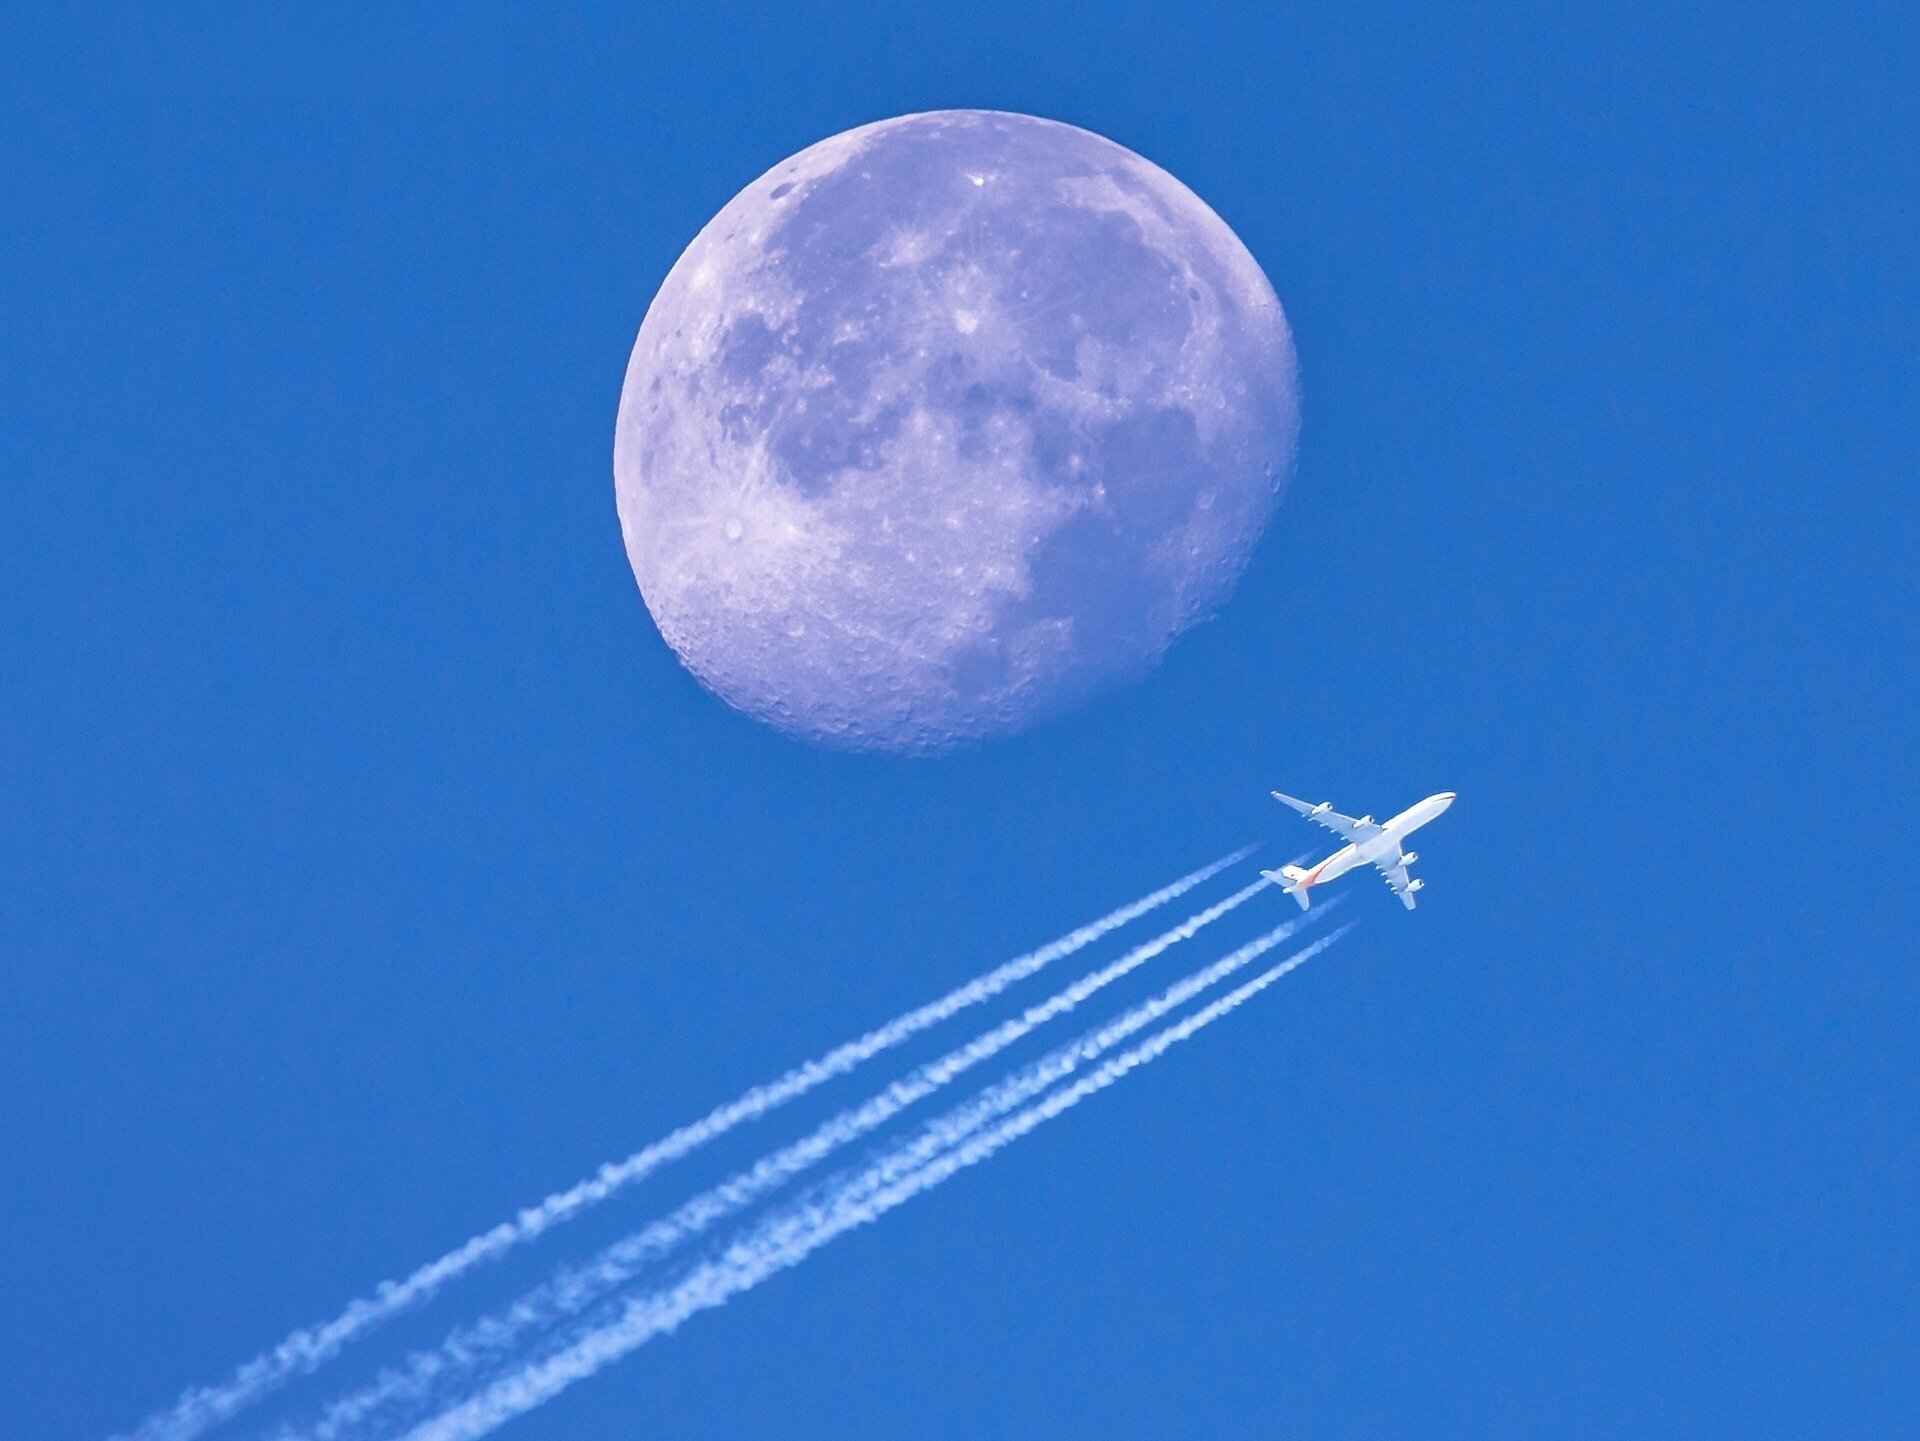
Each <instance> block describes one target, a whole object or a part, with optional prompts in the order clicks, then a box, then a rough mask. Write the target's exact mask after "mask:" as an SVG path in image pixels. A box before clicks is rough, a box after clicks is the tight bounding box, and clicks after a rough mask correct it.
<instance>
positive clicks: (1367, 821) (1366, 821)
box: [1359, 816, 1374, 826]
mask: <svg viewBox="0 0 1920 1441" xmlns="http://www.w3.org/2000/svg"><path fill="white" fill-rule="evenodd" d="M1373 823H1374V822H1373V817H1372V816H1362V817H1360V821H1359V824H1361V825H1363V826H1370V825H1372V824H1373Z"/></svg>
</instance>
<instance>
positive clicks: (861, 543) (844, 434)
mask: <svg viewBox="0 0 1920 1441" xmlns="http://www.w3.org/2000/svg"><path fill="white" fill-rule="evenodd" d="M1297 431H1298V405H1297V398H1296V390H1295V372H1294V355H1293V344H1292V339H1291V337H1290V335H1289V333H1288V330H1287V323H1286V318H1285V316H1284V315H1283V314H1282V312H1281V309H1280V304H1279V302H1278V300H1276V299H1275V297H1274V293H1273V289H1272V287H1271V286H1270V285H1269V284H1268V283H1267V279H1266V277H1265V276H1264V275H1263V274H1262V273H1261V270H1260V267H1259V265H1258V264H1257V263H1256V262H1255V260H1254V259H1253V257H1252V256H1251V255H1250V254H1249V253H1248V252H1247V250H1246V247H1245V246H1243V245H1242V244H1241V243H1240V241H1239V239H1238V238H1237V237H1236V236H1235V235H1234V234H1233V232H1232V231H1231V230H1229V229H1228V228H1227V226H1226V225H1225V223H1224V222H1222V221H1221V220H1220V218H1219V217H1218V216H1217V215H1215V214H1214V213H1213V212H1212V211H1211V210H1209V209H1208V208H1207V206H1206V205H1205V204H1204V203H1202V202H1201V200H1200V199H1199V198H1198V197H1197V196H1195V195H1194V194H1193V193H1192V192H1191V191H1190V190H1188V189H1187V188H1186V187H1185V186H1184V185H1182V184H1181V183H1180V182H1179V181H1177V180H1175V179H1174V178H1173V177H1172V176H1171V175H1168V174H1167V173H1166V172H1165V171H1163V170H1161V169H1160V168H1158V167H1157V166H1155V165H1153V164H1151V163H1150V162H1148V161H1146V160H1143V159H1142V158H1141V157H1140V156H1138V155H1135V154H1134V153H1133V152H1131V151H1129V150H1126V149H1124V148H1122V147H1121V146H1119V145H1116V144H1114V143H1113V142H1111V141H1108V140H1105V139H1102V138H1101V137H1099V136H1097V135H1093V134H1090V133H1088V132H1087V131H1084V130H1078V129H1075V128H1073V127H1072V126H1068V125H1062V124H1058V123H1056V122H1053V121H1047V120H1040V119H1036V118H1033V117H1031V116H1024V115H1013V114H1006V113H1001V112H996V111H970V110H961V111H936V112H932V113H929V114H923V115H909V116H904V117H902V118H899V119H895V120H886V121H882V122H880V123H878V124H874V125H867V126H863V127H861V128H860V129H857V130H850V131H847V132H846V133H844V134H841V135H836V136H833V137H832V138H831V139H827V140H823V141H821V142H820V143H819V144H817V145H814V146H811V147H809V148H808V149H806V150H803V151H801V152H800V153H799V154H797V155H795V156H793V157H791V158H790V159H788V160H784V161H782V162H781V163H780V164H778V165H776V166H774V167H773V169H771V170H769V171H768V172H767V173H766V174H765V175H763V176H761V177H760V178H759V179H758V180H756V181H754V183H753V184H751V185H749V186H748V187H747V188H746V189H744V190H742V191H741V192H740V193H739V194H738V195H737V196H735V197H734V198H733V200H732V201H731V202H729V203H728V204H727V206H726V207H725V208H724V209H723V210H721V211H720V213H719V214H718V215H716V216H715V217H714V218H713V220H712V222H711V223H709V224H708V225H707V226H706V228H705V229H703V230H702V231H701V232H700V234H699V235H698V237H696V238H695V240H694V242H693V243H692V244H691V245H690V246H689V247H688V248H687V250H686V253H685V254H684V255H682V256H681V257H680V259H679V261H678V263H677V264H675V265H674V267H673V269H672V271H671V272H670V273H669V274H668V276H667V278H666V281H665V282H664V283H663V284H662V286H661V288H660V292H659V294H658V295H657V296H656V297H655V298H654V301H653V304H652V306H651V307H649V309H648V311H647V315H646V319H645V321H644V322H643V323H642V325H641V327H640V334H639V339H638V340H637V341H636V343H635V345H634V348H633V356H632V359H631V361H630V363H629V364H628V367H627V375H626V383H625V386H624V388H623V390H622V392H621V396H620V412H619V420H618V423H617V428H616V433H615V440H614V481H615V494H616V498H617V500H618V505H619V512H620V526H621V531H622V534H623V536H624V538H625V541H626V548H627V555H628V558H629V560H630V561H631V563H632V565H633V572H634V575H635V577H636V578H637V579H638V581H639V583H640V591H641V594H642V595H643V596H644V597H645V599H646V603H647V607H648V609H649V610H650V611H651V612H652V615H653V618H654V621H655V623H656V624H657V625H658V626H659V628H660V633H661V634H662V635H663V636H664V637H665V638H666V640H667V643H668V644H669V645H670V646H672V647H673V649H674V651H675V652H676V653H677V654H678V655H679V657H680V659H681V660H682V661H683V662H684V663H685V665H686V666H687V668H688V669H689V670H691V671H692V672H693V673H694V675H696V676H697V677H698V678H699V679H700V680H701V682H702V683H704V684H705V685H706V686H707V687H708V688H710V689H711V690H712V691H713V692H715V693H716V694H717V695H719V696H720V697H721V698H722V699H724V700H725V701H727V702H728V703H729V704H731V705H733V706H734V707H736V708H738V709H739V710H741V711H743V712H745V713H746V714H748V715H751V716H754V717H757V718H759V719H760V720H763V721H765V722H767V723H769V724H771V725H773V726H775V727H777V728H779V729H781V730H783V731H786V732H788V733H790V734H793V735H796V736H800V737H804V738H807V739H811V740H815V741H820V742H824V743H827V744H830V745H835V746H840V747H844V748H851V749H857V750H875V751H888V752H896V753H923V752H934V751H940V750H945V749H948V748H950V747H952V746H954V745H957V744H960V743H964V742H967V741H970V740H976V739H980V738H984V737H989V736H994V735H1000V734H1005V733H1008V732H1011V731H1015V730H1018V729H1020V728H1022V727H1024V726H1027V725H1029V724H1031V723H1033V722H1034V721H1036V720H1039V719H1042V718H1044V717H1048V716H1052V715H1055V714H1058V713H1059V712H1061V711H1063V710H1066V709H1067V708H1069V707H1071V706H1073V705H1074V704H1076V703H1078V702H1080V701H1082V700H1084V699H1085V698H1087V697H1088V696H1090V695H1092V694H1094V693H1095V692H1097V691H1099V690H1102V689H1104V688H1106V687H1109V686H1112V685H1114V684H1116V683H1120V682H1124V681H1127V680H1131V679H1134V678H1137V677H1140V676H1142V675H1144V674H1145V673H1146V672H1148V671H1149V670H1150V669H1152V667H1153V666H1154V665H1155V664H1156V663H1157V662H1158V660H1159V659H1160V657H1161V656H1162V655H1163V654H1164V653H1165V651H1166V649H1167V647H1168V646H1169V645H1170V644H1171V643H1172V641H1173V640H1174V638H1175V637H1176V636H1177V635H1179V634H1180V632H1181V631H1183V630H1185V629H1186V628H1187V627H1188V626H1190V625H1192V624H1193V623H1194V622H1195V621H1197V620H1199V619H1201V618H1203V617H1204V616H1206V615H1207V614H1208V613H1209V612H1210V611H1212V610H1213V609H1214V608H1216V607H1217V606H1218V605H1219V604H1220V603H1221V602H1222V601H1224V600H1225V598H1226V597H1227V595H1228V593H1229V592H1230V591H1231V590H1232V588H1233V585H1234V582H1235V581H1236V580H1237V578H1238V577H1239V575H1240V572H1241V571H1242V569H1243V568H1244V567H1245V564H1246V561H1247V557H1248V555H1249V554H1250V553H1251V551H1252V549H1253V546H1254V543H1255V542H1256V541H1257V540H1258V538H1259V536H1260V533H1261V531H1262V530H1263V528H1264V527H1265V525H1266V523H1267V520H1268V517H1269V516H1270V514H1271V512H1272V510H1273V507H1274V505H1275V504H1276V502H1277V500H1278V497H1279V494H1280V491H1281V488H1282V486H1283V485H1284V482H1285V480H1286V477H1287V475H1288V472H1289V470H1290V468H1291V465H1292V461H1293V454H1294V443H1295V437H1296V434H1297Z"/></svg>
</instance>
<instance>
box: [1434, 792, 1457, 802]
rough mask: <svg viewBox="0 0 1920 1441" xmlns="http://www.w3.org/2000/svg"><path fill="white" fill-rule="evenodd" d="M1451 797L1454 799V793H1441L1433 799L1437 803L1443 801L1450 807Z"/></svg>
mask: <svg viewBox="0 0 1920 1441" xmlns="http://www.w3.org/2000/svg"><path fill="white" fill-rule="evenodd" d="M1453 797H1454V792H1452V791H1441V792H1440V794H1439V795H1437V796H1435V797H1434V799H1435V800H1437V801H1445V802H1446V803H1447V804H1448V805H1452V804H1453Z"/></svg>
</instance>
